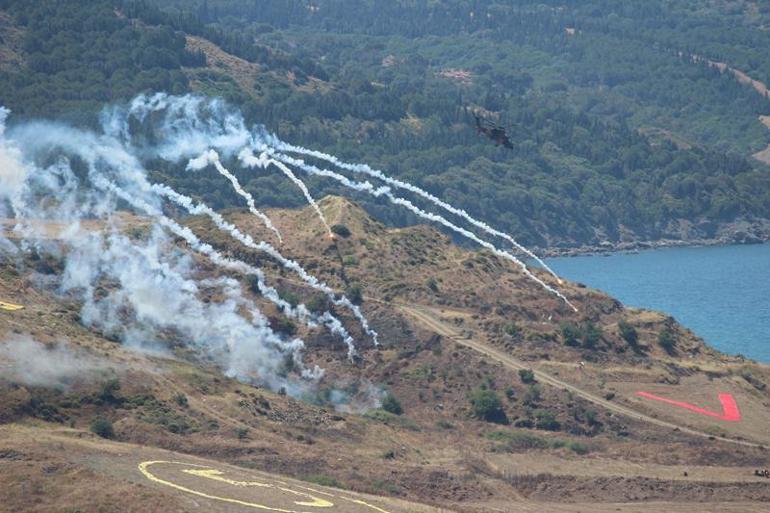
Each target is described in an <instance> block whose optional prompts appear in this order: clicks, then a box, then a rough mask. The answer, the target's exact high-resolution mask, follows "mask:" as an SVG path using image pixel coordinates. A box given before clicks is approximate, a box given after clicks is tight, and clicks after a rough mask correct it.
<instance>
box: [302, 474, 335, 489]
mask: <svg viewBox="0 0 770 513" xmlns="http://www.w3.org/2000/svg"><path fill="white" fill-rule="evenodd" d="M305 481H307V482H309V483H315V484H317V485H321V486H333V487H334V488H342V485H341V484H340V482H339V481H337V480H336V479H334V478H333V477H330V476H326V475H323V474H311V475H309V476H305Z"/></svg>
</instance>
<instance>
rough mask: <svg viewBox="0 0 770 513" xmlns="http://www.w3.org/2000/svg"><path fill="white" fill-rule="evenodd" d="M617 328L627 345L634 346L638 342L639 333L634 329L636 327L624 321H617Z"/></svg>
mask: <svg viewBox="0 0 770 513" xmlns="http://www.w3.org/2000/svg"><path fill="white" fill-rule="evenodd" d="M618 330H620V336H621V337H623V340H625V341H626V342H627V343H628V345H630V346H631V347H634V348H635V347H637V345H638V344H639V333H638V332H637V331H636V328H634V327H633V326H631V325H630V324H629V323H627V322H626V321H620V322H619V323H618Z"/></svg>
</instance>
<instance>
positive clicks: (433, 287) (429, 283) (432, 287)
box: [425, 276, 438, 292]
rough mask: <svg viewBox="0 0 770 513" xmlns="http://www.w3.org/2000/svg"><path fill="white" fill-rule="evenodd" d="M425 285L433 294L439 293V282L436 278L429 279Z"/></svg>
mask: <svg viewBox="0 0 770 513" xmlns="http://www.w3.org/2000/svg"><path fill="white" fill-rule="evenodd" d="M425 284H426V285H427V286H428V288H429V289H430V290H432V291H433V292H438V282H437V281H436V278H434V277H433V276H431V277H430V278H428V281H427V282H426V283H425Z"/></svg>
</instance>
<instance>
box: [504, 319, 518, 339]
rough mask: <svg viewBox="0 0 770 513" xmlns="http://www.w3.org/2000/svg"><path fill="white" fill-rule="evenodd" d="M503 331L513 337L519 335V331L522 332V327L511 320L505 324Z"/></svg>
mask: <svg viewBox="0 0 770 513" xmlns="http://www.w3.org/2000/svg"><path fill="white" fill-rule="evenodd" d="M503 332H504V333H505V334H506V335H510V336H511V337H515V336H517V335H518V334H519V333H521V328H519V327H518V326H517V325H516V323H514V322H509V323H507V324H506V325H505V326H503Z"/></svg>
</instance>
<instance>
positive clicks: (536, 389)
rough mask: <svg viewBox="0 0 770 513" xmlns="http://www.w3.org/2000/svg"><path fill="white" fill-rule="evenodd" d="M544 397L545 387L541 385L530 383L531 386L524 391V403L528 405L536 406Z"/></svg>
mask: <svg viewBox="0 0 770 513" xmlns="http://www.w3.org/2000/svg"><path fill="white" fill-rule="evenodd" d="M542 397H543V389H542V388H541V387H540V385H529V388H528V389H527V391H526V392H525V393H524V404H526V405H528V406H534V405H536V404H537V403H539V402H540V399H542Z"/></svg>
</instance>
